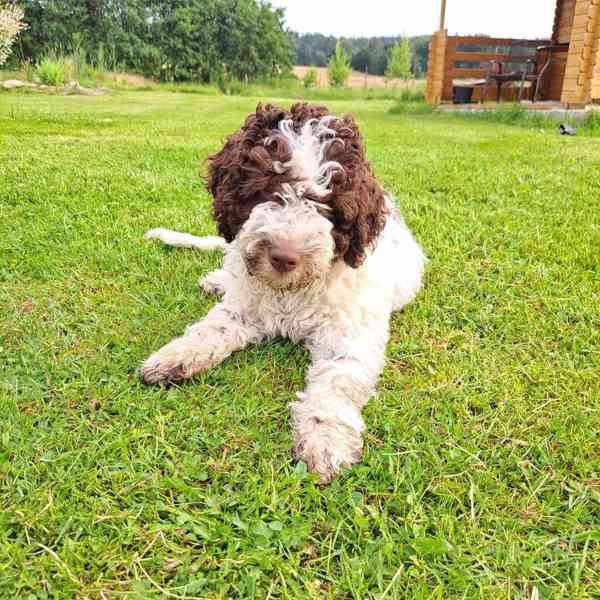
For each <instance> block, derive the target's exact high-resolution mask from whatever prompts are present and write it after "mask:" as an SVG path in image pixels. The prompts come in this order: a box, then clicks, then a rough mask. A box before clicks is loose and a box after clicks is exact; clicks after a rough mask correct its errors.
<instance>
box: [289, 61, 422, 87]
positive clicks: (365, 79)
mask: <svg viewBox="0 0 600 600" xmlns="http://www.w3.org/2000/svg"><path fill="white" fill-rule="evenodd" d="M309 69H315V70H316V71H317V87H329V83H328V82H327V69H326V68H325V67H306V66H302V65H296V66H295V67H294V69H293V71H294V75H295V76H296V77H298V79H302V78H303V77H304V75H305V74H306V72H307V71H308V70H309ZM419 83H421V82H420V81H419V80H418V79H411V80H409V81H408V82H405V81H402V80H401V79H391V80H390V81H388V80H387V79H386V78H385V77H382V76H381V75H368V74H367V75H365V74H364V73H360V72H359V71H352V72H351V73H350V77H348V83H347V84H346V86H347V87H350V88H386V87H390V88H393V87H408V88H413V87H415V86H416V85H418V84H419Z"/></svg>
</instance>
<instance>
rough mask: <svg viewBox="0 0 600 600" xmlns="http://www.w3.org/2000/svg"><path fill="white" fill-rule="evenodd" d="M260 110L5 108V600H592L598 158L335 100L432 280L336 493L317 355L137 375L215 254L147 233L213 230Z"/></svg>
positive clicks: (151, 105) (190, 100)
mask: <svg viewBox="0 0 600 600" xmlns="http://www.w3.org/2000/svg"><path fill="white" fill-rule="evenodd" d="M256 101H257V99H255V98H224V97H220V96H199V95H190V94H172V93H161V92H152V93H142V92H137V93H125V92H123V93H114V94H112V95H106V96H102V97H98V98H88V97H72V96H71V97H50V96H39V95H26V94H8V93H4V94H0V223H1V225H0V227H1V228H2V233H1V235H0V276H1V286H0V315H1V320H0V427H1V434H0V598H2V599H4V598H6V599H9V598H10V599H12V598H27V599H34V598H35V599H50V598H52V599H56V600H58V599H60V600H63V599H67V598H78V599H85V598H89V599H92V598H93V599H103V600H105V599H113V598H132V599H138V600H142V599H153V598H154V599H158V598H181V599H183V598H186V599H190V598H211V599H215V600H216V599H225V598H244V599H251V598H272V599H276V598H282V599H283V598H287V599H300V598H331V599H356V600H358V599H381V598H386V599H392V598H397V599H423V600H425V599H430V598H431V599H442V598H443V599H447V598H465V599H471V598H472V599H479V598H481V599H485V600H495V599H497V598H503V599H504V598H506V599H507V600H511V599H527V600H529V599H544V600H545V599H549V598H552V599H556V598H561V599H562V598H565V599H570V600H571V599H587V598H590V599H591V598H598V596H599V595H600V581H599V577H598V572H599V570H600V461H599V457H600V447H599V436H598V432H599V430H600V424H599V413H598V409H599V398H600V382H599V373H598V365H599V363H600V311H599V305H600V267H599V249H600V205H599V204H600V201H599V194H598V190H599V189H600V188H599V186H600V138H598V137H592V136H578V137H574V138H564V137H560V136H559V135H558V134H557V133H556V132H555V130H554V128H546V129H542V130H540V129H539V128H536V129H532V128H527V127H525V126H520V127H518V126H509V125H502V124H498V123H493V122H480V121H477V120H466V119H465V118H464V117H456V116H451V115H435V114H422V115H414V114H411V113H410V112H406V113H404V114H390V113H388V110H389V108H390V106H391V103H390V102H386V101H378V100H373V101H368V102H355V101H333V102H330V103H329V106H330V108H331V109H332V110H334V111H336V112H344V111H352V112H353V113H354V115H355V116H356V118H357V119H358V121H359V123H360V124H361V127H362V129H363V132H364V135H365V138H366V144H367V149H368V155H369V157H370V159H371V161H372V162H373V165H374V168H375V171H376V173H377V175H378V176H379V178H380V179H381V181H382V182H383V183H384V184H385V186H386V187H387V188H388V189H389V190H390V191H391V192H393V193H394V194H395V195H396V198H397V201H398V203H399V205H400V206H401V208H402V211H403V213H404V215H405V217H406V220H407V221H408V223H409V224H410V226H411V228H412V229H413V230H414V232H415V234H416V236H417V237H418V239H419V240H420V241H421V243H422V244H423V246H424V248H425V249H426V252H427V255H428V256H429V258H430V261H429V264H428V270H427V275H426V284H425V287H424V290H423V292H422V293H421V294H420V296H419V297H418V298H417V300H416V301H415V302H414V303H413V304H412V305H410V306H409V307H408V308H407V310H406V311H405V312H404V313H402V314H397V315H395V316H394V318H393V320H392V335H391V341H390V343H389V348H388V362H387V367H386V369H385V372H384V375H383V377H382V380H381V384H380V393H379V396H378V398H377V399H375V400H372V401H371V402H370V403H369V404H368V406H367V408H366V411H365V418H366V422H367V425H368V435H367V437H366V450H365V456H364V461H363V462H362V464H360V465H358V466H356V467H355V468H353V469H352V470H350V471H347V472H345V473H344V474H343V475H342V476H341V477H339V478H338V479H336V480H335V481H334V482H333V483H332V484H331V485H330V486H329V487H325V488H322V487H319V486H318V485H316V483H315V480H314V478H313V477H311V476H310V475H307V473H306V471H305V469H304V468H303V465H298V466H296V465H294V464H293V462H292V459H291V452H290V448H291V439H290V427H289V411H288V407H287V403H288V402H289V401H290V400H291V399H292V398H293V397H294V392H295V391H296V390H299V389H301V388H302V382H303V376H304V372H305V369H306V365H307V356H306V354H305V352H304V351H303V350H302V349H300V348H297V347H295V346H293V345H292V344H290V343H288V342H286V341H282V340H276V341H273V342H271V343H269V344H267V345H264V346H261V347H255V348H251V349H249V350H247V351H244V352H241V353H238V354H236V355H234V356H233V357H232V358H231V359H229V360H228V361H226V362H225V363H224V364H223V365H222V366H220V367H218V368H215V369H214V370H212V371H210V372H208V373H206V374H204V375H202V376H199V377H197V378H196V379H195V380H193V381H192V382H189V383H186V384H185V385H181V386H175V387H172V388H170V389H160V388H149V387H144V386H143V385H141V384H140V383H139V381H138V379H137V375H136V368H137V365H138V364H139V362H140V361H141V360H142V359H144V358H145V357H146V356H147V355H148V354H150V352H152V351H153V350H156V349H157V348H159V347H160V346H161V345H162V344H164V343H165V342H167V341H168V340H170V339H171V338H172V337H173V336H175V335H178V334H179V333H181V332H182V330H183V328H184V327H185V325H187V324H188V323H190V322H191V321H193V320H196V319H198V317H199V316H201V315H203V314H204V313H205V312H206V311H207V310H208V308H209V307H210V306H211V305H212V304H213V302H214V299H213V298H211V297H206V296H204V295H202V294H201V293H200V292H199V289H198V287H197V279H198V277H199V276H200V275H201V274H203V273H205V272H206V271H207V270H208V269H211V268H213V267H214V266H215V265H216V264H217V263H218V260H219V256H218V254H217V253H214V254H208V255H199V254H195V253H193V252H192V251H185V250H175V249H167V248H164V247H162V246H160V245H158V244H150V243H146V242H144V241H143V240H142V236H143V233H144V231H145V230H146V229H148V228H150V227H155V226H166V227H171V228H174V229H180V230H186V231H190V232H193V233H197V234H207V233H213V232H214V226H213V224H212V222H211V218H210V201H209V197H208V195H207V193H206V191H205V190H204V188H203V185H202V183H201V181H200V179H199V177H198V172H199V169H200V168H201V161H202V159H203V158H204V157H205V156H206V155H207V154H208V153H209V152H212V151H214V150H216V149H217V148H219V145H220V143H221V140H222V139H223V136H224V135H225V134H227V133H229V132H231V131H232V130H233V129H235V128H236V127H237V126H238V125H239V124H240V123H241V121H242V119H243V117H244V116H245V115H246V113H247V112H248V111H250V110H251V109H252V108H253V106H255V104H256ZM282 102H286V103H288V104H289V101H282Z"/></svg>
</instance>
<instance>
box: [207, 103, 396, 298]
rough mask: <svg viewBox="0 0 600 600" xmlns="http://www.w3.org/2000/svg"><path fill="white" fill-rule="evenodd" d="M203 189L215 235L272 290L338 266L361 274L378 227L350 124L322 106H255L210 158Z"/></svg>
mask: <svg viewBox="0 0 600 600" xmlns="http://www.w3.org/2000/svg"><path fill="white" fill-rule="evenodd" d="M207 185H208V189H209V191H210V192H211V193H212V195H213V197H214V205H213V210H214V217H215V220H216V222H217V225H218V228H219V232H220V233H221V235H223V237H225V239H226V240H227V241H229V242H230V241H232V240H233V239H234V238H236V237H237V238H238V243H239V246H240V249H241V251H242V252H243V254H244V259H245V262H246V266H247V269H248V272H249V273H250V274H251V275H253V276H256V277H258V278H260V279H261V280H263V281H264V282H265V283H267V284H269V285H271V286H272V287H275V288H281V289H289V288H297V287H303V286H305V285H308V284H309V283H310V282H311V281H313V280H314V279H316V278H320V277H323V276H324V274H326V273H327V272H328V270H329V269H330V268H331V266H332V264H333V263H334V262H335V261H336V260H343V261H345V262H346V264H348V265H349V266H350V267H355V268H356V267H358V266H360V265H361V263H362V262H363V260H364V258H365V256H366V253H367V251H368V249H369V248H370V247H371V246H372V245H373V244H374V243H375V241H376V239H377V236H378V235H379V234H380V233H381V231H382V229H383V227H384V225H385V219H386V208H385V206H386V204H385V197H384V192H383V190H382V189H381V187H380V186H379V184H378V183H377V181H376V179H375V177H374V175H373V173H372V170H371V166H370V164H369V163H368V162H367V161H366V159H365V153H364V148H363V143H362V138H361V135H360V133H359V131H358V127H357V125H356V123H355V121H354V119H353V118H352V116H350V115H345V116H344V117H341V118H336V117H334V116H332V115H331V114H330V113H329V111H328V110H327V109H326V108H325V107H323V106H313V105H309V104H304V103H300V104H295V105H294V106H292V108H291V109H290V111H289V112H285V111H284V110H282V109H280V108H278V107H276V106H272V105H267V106H266V107H263V106H261V105H260V104H259V105H258V107H257V109H256V112H255V113H253V114H251V115H249V116H248V117H247V119H246V122H245V123H244V125H243V126H242V128H241V129H240V130H239V131H237V132H236V133H234V134H233V135H231V136H229V138H228V139H227V141H226V143H225V146H224V147H223V149H222V150H221V151H220V152H218V153H217V154H215V155H213V156H210V157H209V171H208V177H207Z"/></svg>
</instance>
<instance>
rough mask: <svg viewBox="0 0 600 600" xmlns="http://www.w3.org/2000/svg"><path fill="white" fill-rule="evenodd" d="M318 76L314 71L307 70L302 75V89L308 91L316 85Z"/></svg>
mask: <svg viewBox="0 0 600 600" xmlns="http://www.w3.org/2000/svg"><path fill="white" fill-rule="evenodd" d="M317 80H318V75H317V70H316V69H309V70H308V71H306V73H305V74H304V78H303V79H302V83H304V87H305V88H306V89H307V90H308V89H310V88H313V87H315V86H316V85H317Z"/></svg>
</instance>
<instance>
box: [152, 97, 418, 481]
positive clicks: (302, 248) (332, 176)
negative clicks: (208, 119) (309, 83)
mask: <svg viewBox="0 0 600 600" xmlns="http://www.w3.org/2000/svg"><path fill="white" fill-rule="evenodd" d="M207 186H208V189H209V191H210V192H211V194H212V195H213V197H214V204H213V210H214V217H215V220H216V223H217V226H218V229H219V232H220V234H221V235H222V236H223V238H219V237H206V238H197V237H195V236H191V235H189V234H182V233H177V232H173V231H169V230H166V229H153V230H151V231H149V232H148V233H147V234H146V238H147V239H153V238H154V239H160V240H162V241H163V242H164V243H166V244H169V245H174V246H183V247H191V248H196V249H200V250H207V249H214V248H224V249H225V257H224V261H223V266H222V268H221V269H219V270H217V271H215V272H213V273H210V274H209V275H207V276H206V277H205V278H204V279H203V280H201V285H202V287H203V288H204V289H205V290H206V291H209V292H216V293H219V294H222V296H223V298H222V301H221V302H220V303H219V304H217V305H216V306H215V307H214V308H212V310H210V311H209V313H208V314H207V315H206V317H204V319H202V320H201V321H199V322H198V323H196V324H194V325H191V326H189V327H188V328H187V330H186V332H185V334H184V335H183V336H182V337H180V338H177V339H174V340H173V341H171V342H170V343H168V344H167V345H166V346H164V347H163V348H161V349H160V350H159V351H158V352H155V353H154V354H153V355H152V356H150V357H149V358H148V359H147V360H146V361H145V362H144V363H143V364H142V366H141V376H142V379H143V380H144V381H145V382H147V383H152V384H157V383H165V382H176V381H180V380H183V379H188V378H190V377H192V376H193V375H194V374H196V373H198V372H200V371H204V370H206V369H209V368H211V367H213V366H215V365H217V364H218V363H220V362H221V361H222V360H223V359H225V358H226V357H227V356H229V355H230V354H231V353H232V352H234V351H236V350H239V349H241V348H243V347H244V346H246V345H248V344H251V343H258V342H260V341H262V340H264V339H266V338H270V337H273V336H284V337H288V338H290V339H291V340H293V341H295V342H302V343H303V344H305V346H306V347H307V348H308V350H309V352H310V354H311V359H312V364H311V366H310V368H309V370H308V376H307V383H306V387H305V389H304V391H302V392H298V394H297V397H298V399H297V401H295V402H293V403H292V405H291V411H292V426H293V437H294V456H295V457H296V459H297V460H302V461H304V462H305V463H306V464H307V466H308V467H309V469H310V470H312V471H313V472H316V473H318V475H319V476H320V478H321V481H322V482H324V483H326V482H328V481H329V480H330V479H331V477H332V476H333V475H334V474H335V473H336V472H337V471H338V470H339V469H340V468H341V467H343V466H350V465H352V464H353V463H356V462H357V461H359V460H360V457H361V452H362V445H363V442H362V433H363V431H364V428H365V425H364V422H363V419H362V416H361V410H362V407H363V406H364V405H365V404H366V402H367V401H368V400H369V398H370V397H371V396H372V395H373V394H374V393H375V388H376V384H377V379H378V377H379V375H380V373H381V371H382V369H383V366H384V362H385V346H386V342H387V340H388V337H389V319H390V315H391V313H392V311H393V310H399V309H401V308H402V307H403V306H405V305H406V304H407V303H408V302H410V301H411V300H412V299H413V298H414V296H415V295H416V293H417V291H418V290H419V288H420V286H421V279H422V274H423V266H424V262H425V258H424V256H423V252H422V250H421V248H420V246H419V245H418V244H417V242H415V240H414V238H413V236H412V235H411V233H410V231H409V230H408V228H407V227H406V225H405V224H404V221H403V220H402V218H401V217H400V215H399V213H398V212H397V211H396V209H395V207H394V204H393V201H392V199H391V197H390V196H389V195H388V194H386V193H385V192H384V190H383V189H382V187H381V186H380V185H379V183H378V182H377V180H376V179H375V176H374V175H373V171H372V169H371V166H370V164H369V163H368V162H367V160H366V158H365V151H364V146H363V141H362V137H361V135H360V132H359V130H358V127H357V125H356V122H355V121H354V119H353V117H352V116H350V115H345V116H343V117H335V116H333V115H331V114H330V113H329V111H328V110H327V108H325V107H323V106H314V105H310V104H304V103H300V104H295V105H294V106H292V107H291V109H290V111H287V112H286V111H285V110H283V109H281V108H278V107H276V106H272V105H267V106H266V107H263V106H261V105H259V106H258V107H257V109H256V112H254V113H252V114H250V115H249V116H248V117H247V119H246V122H245V123H244V125H243V126H242V127H241V129H240V130H239V131H237V132H235V133H234V134H232V135H231V136H229V138H228V139H227V141H226V143H225V146H224V147H223V149H222V150H221V151H220V152H218V153H217V154H215V155H213V156H210V157H209V172H208V178H207Z"/></svg>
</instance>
